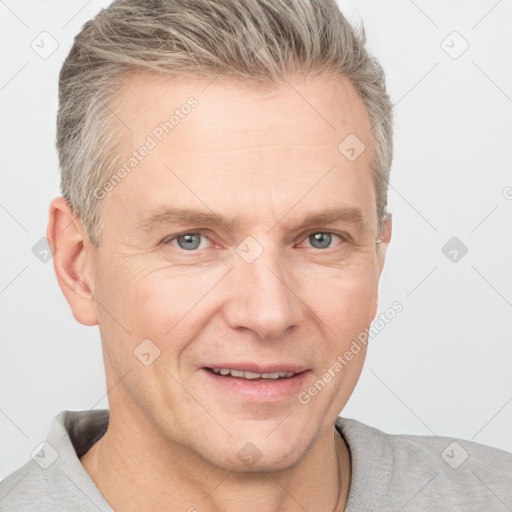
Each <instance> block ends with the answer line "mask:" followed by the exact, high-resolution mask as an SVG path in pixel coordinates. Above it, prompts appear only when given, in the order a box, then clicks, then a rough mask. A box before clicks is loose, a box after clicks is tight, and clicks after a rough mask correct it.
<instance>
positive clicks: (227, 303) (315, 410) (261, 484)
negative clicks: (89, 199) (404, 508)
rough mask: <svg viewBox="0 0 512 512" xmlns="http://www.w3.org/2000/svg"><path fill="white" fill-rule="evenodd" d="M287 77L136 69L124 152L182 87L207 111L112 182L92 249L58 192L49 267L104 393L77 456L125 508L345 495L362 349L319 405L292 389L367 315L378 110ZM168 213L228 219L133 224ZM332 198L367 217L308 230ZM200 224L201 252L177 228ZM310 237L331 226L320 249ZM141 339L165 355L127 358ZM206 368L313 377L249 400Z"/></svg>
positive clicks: (375, 278) (317, 503)
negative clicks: (345, 422) (83, 331)
mask: <svg viewBox="0 0 512 512" xmlns="http://www.w3.org/2000/svg"><path fill="white" fill-rule="evenodd" d="M287 80H288V83H287V84H284V85H280V86H276V87H273V88H268V87H267V88H261V87H259V88H258V87H256V86H249V85H241V84H240V83H236V82H234V81H232V80H229V79H227V78H225V79H224V78H222V77H221V78H217V79H216V80H214V81H213V82H211V81H201V80H199V79H195V78H186V79H185V78H182V79H172V80H170V79H163V78H156V77H155V76H154V75H146V74H142V73H141V74H137V75H132V76H131V77H130V78H129V79H128V80H127V82H126V83H125V86H124V88H123V89H122V91H121V94H119V95H118V96H117V98H116V101H115V103H114V104H113V105H112V110H113V111H114V112H115V113H116V115H117V116H118V118H120V119H122V120H123V124H122V125H121V123H120V122H119V121H115V122H116V123H117V125H116V127H115V128H116V129H117V130H118V131H119V133H120V135H121V137H122V144H123V148H125V149H126V154H127V155H129V154H130V153H131V151H133V150H135V149H137V148H138V147H140V146H141V145H142V144H143V143H144V141H145V140H146V137H147V136H148V135H149V134H151V133H152V131H153V130H154V128H155V127H156V126H158V125H159V123H160V122H162V121H164V120H165V119H168V117H169V115H170V113H172V111H173V110H174V109H175V108H179V107H180V105H182V104H183V103H185V102H186V100H187V98H189V97H190V96H194V97H195V98H196V99H197V100H198V105H197V107H195V108H194V109H193V110H192V111H191V113H190V114H189V115H187V116H186V117H185V118H184V119H182V120H181V121H180V123H179V125H178V126H176V127H175V128H174V130H173V131H172V132H171V133H170V134H168V135H167V136H165V137H164V138H163V140H162V141H161V142H160V143H159V144H158V145H157V147H156V148H155V149H153V150H151V151H150V152H149V154H148V156H146V157H145V158H144V159H143V160H142V161H141V162H140V163H139V164H138V165H137V167H136V168H135V169H134V170H133V171H132V172H131V173H130V174H129V175H128V176H126V178H124V179H123V180H122V181H121V182H120V183H119V184H117V185H116V186H115V188H114V189H113V190H112V191H111V192H109V193H108V194H107V196H106V197H105V199H104V200H103V202H102V219H103V230H102V236H101V243H100V245H99V247H94V246H93V245H92V244H91V243H90V242H89V240H88V238H87V235H86V231H85V229H84V227H83V225H82V223H81V221H80V220H79V219H78V218H76V217H75V216H73V214H72V212H71V211H70V208H69V206H68V204H67V202H66V201H65V200H64V199H63V198H57V199H55V200H54V201H53V202H52V204H51V207H50V220H49V224H48V238H49V240H50V241H51V242H52V243H53V244H54V246H55V253H54V258H53V261H54V265H55V271H56V274H57V278H58V281H59V284H60V286H61V288H62V290H63V293H64V294H65V296H66V298H67V300H68V302H69V304H70V306H71V309H72V312H73V314H74V316H75V318H76V319H77V320H78V321H79V322H81V323H83V324H85V325H96V324H98V325H99V328H100V333H101V339H102V348H103V355H104V362H105V372H106V380H107V389H108V390H109V393H108V397H109V406H110V424H109V428H108V430H107V433H106V434H105V436H104V437H103V438H102V439H101V440H100V441H98V442H97V443H96V444H95V445H94V446H93V447H92V448H91V449H90V450H89V452H88V453H87V454H86V455H85V456H83V457H82V459H81V462H82V464H83V466H84V468H85V469H86V471H87V472H88V473H89V475H90V476H91V478H92V479H93V480H94V482H95V483H96V485H97V486H98V488H99V489H100V491H101V492H102V493H103V495H104V496H105V498H106V499H107V501H108V502H109V503H110V504H111V506H112V507H113V508H114V509H115V510H123V511H132V510H133V511H135V510H137V511H145V510H147V511H150V510H151V511H155V510H156V511H160V510H162V511H164V510H169V511H170V510H184V511H185V510H190V511H192V510H194V509H196V510H198V511H200V512H203V511H205V512H206V511H212V512H213V511H228V512H229V511H232V510H241V509H242V510H245V511H261V510H266V511H277V510H279V511H295V510H304V509H306V510H316V511H319V512H322V511H326V512H327V511H328V512H331V511H332V510H344V508H345V504H346V500H347V496H348V492H349V486H350V471H351V462H350V453H349V451H348V449H347V446H346V443H345V442H344V440H343V438H342V437H341V436H339V434H337V433H336V431H335V429H334V426H333V425H334V422H335V420H336V418H337V416H338V415H339V413H340V411H341V410H342V409H343V407H344V406H345V404H346V403H347V401H348V399H349V397H350V395H351V394H352V391H353V389H354V387H355V385H356V383H357V380H358V378H359V375H360V372H361V369H362V366H363V362H364V357H365V350H364V347H363V350H361V352H359V354H357V355H356V356H355V357H354V359H353V360H352V361H350V363H349V364H348V365H347V366H346V367H345V368H344V369H343V370H342V371H341V372H339V373H338V374H336V377H335V378H333V379H332V380H331V382H329V383H328V384H327V385H326V386H325V387H324V388H323V389H322V390H321V392H319V393H318V395H317V396H315V397H314V398H313V399H312V400H311V401H310V403H308V404H307V405H304V404H301V403H300V402H299V400H298V398H297V395H298V391H304V390H307V389H308V388H309V387H311V386H312V385H313V383H314V382H315V381H317V379H318V378H319V377H320V376H321V375H322V374H323V373H324V372H325V371H326V370H327V369H328V368H329V367H331V366H332V365H333V363H334V362H335V361H336V358H337V357H338V355H340V354H343V353H344V352H345V351H346V350H347V349H348V348H349V347H350V344H351V342H352V340H354V339H355V338H356V337H357V334H358V333H360V332H361V331H363V330H364V329H365V328H366V327H368V326H369V325H370V323H371V321H372V320H373V318H374V317H375V314H376V308H377V298H378V282H379V278H380V275H381V272H382V268H383V265H384V258H385V252H386V248H387V245H388V243H389V241H390V236H391V222H390V220H386V221H385V222H384V225H383V226H382V231H381V233H380V236H381V239H382V243H381V244H379V245H378V246H377V245H376V242H375V240H376V237H377V234H378V224H377V218H376V201H375V191H374V186H373V178H372V171H371V169H370V165H369V164H370V160H371V156H372V152H373V147H372V137H371V131H370V123H369V120H368V115H367V113H366V111H365V108H364V105H363V103H362V101H361V100H360V98H359V97H358V96H357V94H356V92H355V90H354V89H353V87H352V85H351V84H350V83H349V82H348V81H347V80H346V79H344V78H341V77H331V76H327V75H320V76H315V77H309V78H308V79H307V80H306V79H304V77H299V76H296V77H288V79H287ZM210 82H211V83H210ZM208 84H209V85H208ZM126 125H127V126H128V127H129V130H128V129H127V128H126ZM349 134H356V135H357V137H358V138H359V139H360V140H361V141H363V143H364V144H365V146H366V150H365V151H364V152H363V153H362V154H361V155H360V156H359V157H358V158H357V159H356V160H355V161H353V162H351V161H349V160H348V159H347V158H346V157H345V156H344V155H343V154H342V153H341V152H340V151H339V150H338V146H339V144H340V143H341V142H342V141H343V140H344V139H345V138H346V137H347V136H348V135H349ZM169 208H189V209H197V210H200V211H201V212H204V213H212V212H214V213H215V214H219V215H222V217H223V219H225V222H223V223H221V224H219V225H216V226H206V227H204V226H201V225H198V224H197V222H186V223H184V224H176V223H175V222H174V223H173V222H160V223H157V224H156V225H154V226H153V228H151V229H142V228H141V224H144V223H146V222H147V220H148V219H149V218H150V217H152V216H154V215H156V214H159V213H162V212H163V211H165V210H167V209H169ZM336 208H338V209H339V208H352V209H358V210H359V211H360V213H361V222H354V221H350V219H345V220H343V219H342V220H337V221H331V222H323V223H320V224H315V225H312V226H309V227H307V228H306V229H303V228H301V223H302V220H303V219H304V217H305V216H306V214H309V213H312V212H322V211H325V210H327V209H336ZM167 220H169V219H167ZM199 230H200V231H202V232H203V233H204V235H205V238H199V240H201V245H200V246H199V248H197V249H195V250H192V251H191V250H186V249H183V248H181V247H180V245H179V243H178V240H177V239H176V238H173V236H176V235H179V234H184V233H192V234H193V233H197V232H198V231H199ZM319 232H320V233H326V232H334V233H338V234H339V235H338V236H333V237H332V242H331V245H330V246H329V247H327V248H318V247H316V246H314V245H313V243H314V240H313V242H312V241H311V237H310V235H312V234H315V233H319ZM247 237H252V238H253V239H254V240H256V241H257V242H258V244H259V245H260V247H261V248H262V253H261V254H260V255H259V256H258V257H257V258H256V259H255V261H254V262H252V263H247V262H246V261H244V259H243V258H242V257H241V256H240V254H241V253H239V252H237V247H239V244H241V243H242V242H243V241H244V240H245V239H246V238H247ZM180 240H183V239H180ZM251 243H253V242H251ZM241 247H246V248H247V247H249V246H244V245H241ZM251 247H253V248H252V249H250V251H254V250H255V249H254V247H257V246H254V244H253V246H251ZM251 254H255V253H254V252H252V253H251ZM144 339H150V340H151V341H152V342H153V343H154V345H156V346H157V347H158V349H159V350H160V355H159V357H157V358H156V359H155V360H154V362H152V364H150V365H148V366H146V365H144V364H142V363H141V361H140V360H139V359H138V358H137V357H135V356H134V350H135V349H136V347H137V346H138V345H139V344H140V343H141V342H142V340H144ZM213 362H216V363H222V362H226V363H227V362H239V363H244V364H245V363H247V362H252V363H256V364H274V363H275V364H284V363H287V364H294V365H296V366H297V367H301V368H303V369H304V370H305V374H304V375H305V377H303V383H302V384H301V387H300V389H299V390H294V392H293V393H291V394H289V395H286V396H284V397H281V398H279V399H275V398H274V399H272V398H266V397H265V396H262V395H258V396H256V397H254V396H253V397H248V396H242V395H240V394H237V393H233V392H231V391H227V390H225V389H224V388H222V387H219V386H218V385H217V384H216V382H217V380H216V379H220V378H221V377H212V376H211V375H210V374H209V373H208V372H207V371H206V370H205V369H204V367H205V366H207V364H208V363H213ZM221 367H225V366H222V365H221ZM228 378H229V379H233V377H228ZM212 379H213V380H212ZM247 443H252V444H251V445H250V446H255V447H256V448H257V453H259V454H260V458H259V459H258V460H256V458H255V461H253V462H252V463H251V465H250V466H248V465H246V464H245V463H243V461H241V460H240V458H239V457H238V456H237V454H238V452H239V450H241V449H242V448H243V447H244V446H246V445H247ZM251 449H252V450H254V448H251Z"/></svg>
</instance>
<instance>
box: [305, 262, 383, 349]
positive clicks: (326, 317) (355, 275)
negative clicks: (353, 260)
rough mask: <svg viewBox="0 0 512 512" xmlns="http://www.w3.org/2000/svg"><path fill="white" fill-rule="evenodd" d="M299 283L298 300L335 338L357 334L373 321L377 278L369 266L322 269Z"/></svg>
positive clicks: (344, 337)
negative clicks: (323, 323)
mask: <svg viewBox="0 0 512 512" xmlns="http://www.w3.org/2000/svg"><path fill="white" fill-rule="evenodd" d="M302 283H303V284H302V286H301V295H300V296H301V298H303V300H304V302H305V303H306V304H307V305H308V306H309V307H310V308H311V310H312V311H314V313H315V314H317V315H318V317H319V318H320V319H321V320H323V321H324V322H325V324H326V327H330V331H331V334H333V333H334V335H335V337H336V338H339V337H340V336H341V337H342V338H343V339H346V336H347V335H349V334H352V335H353V334H357V333H358V332H359V331H360V330H362V329H364V328H365V327H367V326H368V325H369V324H370V323H371V321H372V320H373V316H374V311H375V305H376V301H377V290H378V277H377V275H376V272H375V270H374V269H373V268H372V267H371V266H364V267H357V268H356V267H353V268H344V269H341V268H340V269H328V270H327V271H326V270H325V269H324V271H322V272H320V271H319V272H317V273H316V274H309V275H308V276H307V277H305V276H303V278H302Z"/></svg>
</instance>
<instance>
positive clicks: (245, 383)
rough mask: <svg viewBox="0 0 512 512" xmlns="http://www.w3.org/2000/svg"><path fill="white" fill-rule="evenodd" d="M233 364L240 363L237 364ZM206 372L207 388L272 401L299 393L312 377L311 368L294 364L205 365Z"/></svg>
mask: <svg viewBox="0 0 512 512" xmlns="http://www.w3.org/2000/svg"><path fill="white" fill-rule="evenodd" d="M232 366H236V367H235V368H233V367H232ZM201 370H202V374H203V375H204V376H205V377H206V378H207V379H208V385H207V389H212V388H214V390H215V391H216V396H218V393H219V392H220V393H222V394H224V395H226V394H227V395H230V396H234V397H236V398H237V399H242V400H244V401H246V400H250V401H251V402H260V403H272V402H280V401H283V400H286V399H289V398H290V397H295V396H296V395H297V393H298V392H299V391H300V389H301V388H302V387H303V385H304V383H305V382H306V379H308V376H309V373H310V370H309V369H305V368H304V367H299V366H291V365H275V366H272V367H263V366H256V365H254V364H246V365H229V364H228V365H223V364H221V365H219V366H217V365H212V366H205V367H203V368H202V369H201Z"/></svg>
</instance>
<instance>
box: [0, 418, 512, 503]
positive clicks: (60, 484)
mask: <svg viewBox="0 0 512 512" xmlns="http://www.w3.org/2000/svg"><path fill="white" fill-rule="evenodd" d="M107 426H108V410H98V411H63V412H61V413H60V414H59V415H58V416H57V417H56V418H55V420H54V422H53V424H52V426H51V429H50V432H49V434H48V437H47V439H46V441H45V442H44V443H43V445H42V446H41V449H40V450H39V451H38V452H37V453H36V454H34V456H33V458H32V459H31V460H30V461H29V462H27V463H26V464H25V465H24V466H22V467H21V468H19V469H18V470H16V471H15V472H14V473H11V474H10V475H9V476H8V477H7V478H5V479H4V480H2V482H0V511H1V512H7V511H9V512H12V511H17V512H29V511H30V512H33V511H39V512H41V511H43V512H46V511H47V512H50V511H51V512H60V511H74V512H98V511H110V512H111V511H112V510H113V509H112V508H111V507H110V505H109V504H108V503H107V502H106V500H105V498H103V496H102V495H101V493H100V491H99V489H98V488H97V487H96V485H95V484H94V482H93V481H92V479H91V478H90V477H89V475H88V474H87V472H86V471H85V470H84V468H83V467H82V465H81V464H80V460H79V457H81V456H82V455H83V454H84V453H86V452H87V450H89V448H90V447H91V446H92V445H93V444H94V443H95V442H96V441H97V440H98V439H100V438H101V436H102V435H103V434H104V433H105V431H106V428H107ZM336 428H337V430H338V432H340V433H341V435H342V436H343V437H344V439H345V440H346V442H347V445H348V447H349V449H350V453H351V457H352V481H351V484H350V492H349V497H348V503H347V506H346V508H345V512H367V511H368V512H370V511H371V512H380V511H389V512H391V511H395V512H413V511H414V512H423V511H433V512H434V511H435V512H441V511H449V512H457V511H461V512H462V511H464V512H468V511H486V512H491V511H492V512H494V511H496V512H507V511H509V512H510V511H511V510H512V454H510V453H507V452H504V451H502V450H497V449H494V448H490V447H487V446H483V445H480V444H477V443H473V442H470V441H463V440H457V439H450V438H446V437H430V436H410V435H390V434H386V433H384V432H382V431H380V430H377V429H375V428H372V427H369V426H367V425H364V424H363V423H361V422H359V421H356V420H353V419H347V418H338V420H337V421H336ZM311 512H314V511H311Z"/></svg>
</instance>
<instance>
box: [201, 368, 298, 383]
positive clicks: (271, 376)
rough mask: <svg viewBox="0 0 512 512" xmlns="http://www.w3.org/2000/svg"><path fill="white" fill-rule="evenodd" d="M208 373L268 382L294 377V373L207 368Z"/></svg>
mask: <svg viewBox="0 0 512 512" xmlns="http://www.w3.org/2000/svg"><path fill="white" fill-rule="evenodd" d="M207 370H208V371H210V372H212V373H214V374H215V375H222V376H227V375H231V377H239V378H241V379H249V380H253V379H268V380H277V379H287V378H289V377H293V376H294V375H296V374H295V373H294V372H273V373H256V372H249V371H241V370H232V369H229V368H207Z"/></svg>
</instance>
